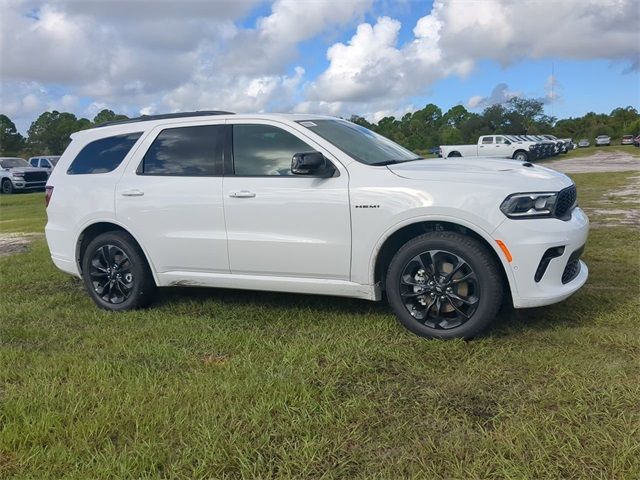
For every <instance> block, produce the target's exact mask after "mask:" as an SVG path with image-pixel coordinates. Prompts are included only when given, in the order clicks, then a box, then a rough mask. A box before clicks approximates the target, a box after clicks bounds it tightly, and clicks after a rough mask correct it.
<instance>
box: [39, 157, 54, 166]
mask: <svg viewBox="0 0 640 480" xmlns="http://www.w3.org/2000/svg"><path fill="white" fill-rule="evenodd" d="M40 167H42V168H51V165H49V160H47V159H46V158H42V159H40Z"/></svg>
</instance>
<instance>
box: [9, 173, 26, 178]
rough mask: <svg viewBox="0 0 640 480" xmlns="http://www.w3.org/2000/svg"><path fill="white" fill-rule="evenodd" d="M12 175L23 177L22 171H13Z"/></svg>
mask: <svg viewBox="0 0 640 480" xmlns="http://www.w3.org/2000/svg"><path fill="white" fill-rule="evenodd" d="M12 175H13V176H14V177H16V178H24V172H14V173H12Z"/></svg>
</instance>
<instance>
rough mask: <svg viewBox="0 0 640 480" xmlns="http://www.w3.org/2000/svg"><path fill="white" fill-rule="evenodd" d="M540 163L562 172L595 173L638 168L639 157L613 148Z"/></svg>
mask: <svg viewBox="0 0 640 480" xmlns="http://www.w3.org/2000/svg"><path fill="white" fill-rule="evenodd" d="M541 165H544V166H545V167H549V168H553V169H554V170H558V171H560V172H564V173H595V172H628V171H629V170H640V157H637V156H633V155H630V154H628V153H625V152H621V151H617V150H613V151H602V152H597V153H594V154H593V155H589V156H588V157H576V158H571V153H569V154H568V158H562V159H558V160H553V161H552V162H545V163H543V164H541Z"/></svg>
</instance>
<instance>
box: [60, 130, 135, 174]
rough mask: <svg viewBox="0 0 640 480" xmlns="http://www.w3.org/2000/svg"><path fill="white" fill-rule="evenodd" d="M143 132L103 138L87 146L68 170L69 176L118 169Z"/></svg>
mask: <svg viewBox="0 0 640 480" xmlns="http://www.w3.org/2000/svg"><path fill="white" fill-rule="evenodd" d="M140 135H142V132H136V133H127V134H124V135H115V136H113V137H106V138H101V139H100V140H95V141H93V142H91V143H88V144H87V145H85V147H84V148H83V149H82V150H80V153H78V156H76V158H75V159H74V160H73V162H72V163H71V166H70V167H69V169H68V170H67V173H68V174H69V175H84V174H90V173H107V172H111V171H112V170H115V169H116V168H118V165H120V164H121V163H122V160H124V157H126V156H127V153H129V150H131V147H133V145H134V144H135V143H136V142H137V141H138V138H140Z"/></svg>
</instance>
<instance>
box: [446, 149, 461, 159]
mask: <svg viewBox="0 0 640 480" xmlns="http://www.w3.org/2000/svg"><path fill="white" fill-rule="evenodd" d="M450 157H462V154H461V153H460V152H459V151H458V150H452V151H451V152H449V154H448V155H447V158H450Z"/></svg>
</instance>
